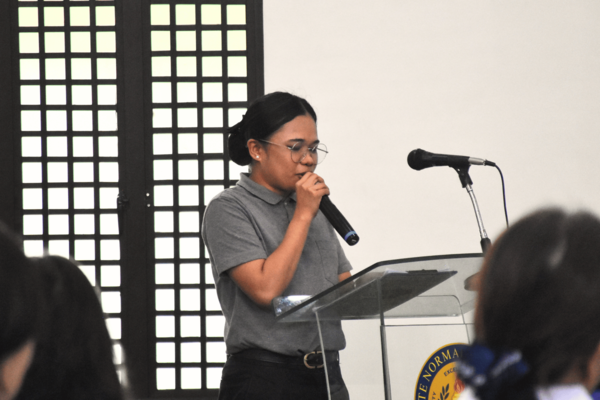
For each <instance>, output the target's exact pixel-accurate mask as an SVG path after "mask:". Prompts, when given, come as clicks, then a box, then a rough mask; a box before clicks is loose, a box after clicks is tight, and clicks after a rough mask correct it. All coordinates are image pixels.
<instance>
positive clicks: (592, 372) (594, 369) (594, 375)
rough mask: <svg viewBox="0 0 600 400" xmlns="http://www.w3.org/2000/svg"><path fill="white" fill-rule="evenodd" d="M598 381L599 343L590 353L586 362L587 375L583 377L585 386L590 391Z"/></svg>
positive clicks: (599, 366) (599, 370) (599, 368)
mask: <svg viewBox="0 0 600 400" xmlns="http://www.w3.org/2000/svg"><path fill="white" fill-rule="evenodd" d="M599 383H600V343H598V347H596V351H595V352H594V354H592V357H591V358H590V361H589V362H588V369H587V377H586V379H585V382H584V384H585V387H586V388H587V389H588V390H589V391H590V392H592V391H594V389H595V388H596V387H597V386H598V384H599Z"/></svg>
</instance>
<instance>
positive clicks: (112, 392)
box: [16, 256, 123, 400]
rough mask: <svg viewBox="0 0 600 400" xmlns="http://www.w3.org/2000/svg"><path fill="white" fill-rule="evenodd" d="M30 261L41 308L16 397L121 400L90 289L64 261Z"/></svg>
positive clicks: (52, 258)
mask: <svg viewBox="0 0 600 400" xmlns="http://www.w3.org/2000/svg"><path fill="white" fill-rule="evenodd" d="M34 263H35V265H36V266H37V267H38V268H39V269H40V273H41V276H42V282H43V288H44V289H43V295H44V298H45V301H46V303H47V307H46V308H47V312H46V316H45V317H46V318H45V320H44V325H43V329H44V330H43V334H42V335H40V338H39V340H38V342H37V346H36V351H35V355H34V358H33V361H32V363H31V366H30V368H29V371H28V372H27V374H26V375H25V379H24V381H23V385H22V386H21V391H20V392H19V394H18V396H17V397H16V399H22V400H37V399H44V400H46V399H61V400H79V399H90V400H121V399H122V398H123V394H122V390H121V385H120V383H119V378H118V376H117V372H116V370H115V366H114V363H113V349H112V341H111V339H110V336H109V334H108V330H107V328H106V324H105V320H104V314H103V312H102V308H101V306H100V302H99V301H98V297H97V295H96V292H95V290H94V288H93V287H92V286H91V285H90V283H89V281H88V279H87V278H86V277H85V275H84V274H83V272H81V270H80V269H79V267H78V266H77V265H75V264H74V263H72V262H71V261H69V260H67V259H64V258H62V257H56V256H47V257H44V258H41V259H37V260H34Z"/></svg>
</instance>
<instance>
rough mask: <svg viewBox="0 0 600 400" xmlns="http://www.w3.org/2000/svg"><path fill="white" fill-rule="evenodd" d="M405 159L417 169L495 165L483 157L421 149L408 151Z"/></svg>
mask: <svg viewBox="0 0 600 400" xmlns="http://www.w3.org/2000/svg"><path fill="white" fill-rule="evenodd" d="M407 161H408V165H409V166H410V167H411V168H412V169H416V170H417V171H420V170H422V169H424V168H429V167H442V166H445V167H452V168H460V167H468V166H470V165H486V166H487V165H489V166H492V167H495V166H496V163H494V162H492V161H488V160H485V159H483V158H474V157H466V156H452V155H448V154H435V153H429V152H427V151H425V150H421V149H416V150H413V151H411V152H410V153H408V158H407Z"/></svg>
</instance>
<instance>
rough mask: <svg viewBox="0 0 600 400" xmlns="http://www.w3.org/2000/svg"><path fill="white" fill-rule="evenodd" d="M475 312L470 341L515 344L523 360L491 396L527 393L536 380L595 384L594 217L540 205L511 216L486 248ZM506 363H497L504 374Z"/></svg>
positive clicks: (599, 332)
mask: <svg viewBox="0 0 600 400" xmlns="http://www.w3.org/2000/svg"><path fill="white" fill-rule="evenodd" d="M475 314H476V315H475V331H476V342H478V343H480V344H482V345H484V346H486V347H487V348H489V349H491V350H492V351H493V352H496V353H495V354H496V355H498V354H500V353H502V352H505V353H506V352H510V351H515V353H514V355H518V356H519V357H522V365H523V366H525V365H526V367H523V368H521V373H520V374H518V375H521V374H522V376H520V377H519V379H514V385H511V384H508V383H503V384H502V385H501V386H502V389H501V391H500V393H501V395H500V396H498V397H493V398H498V399H509V398H510V399H521V398H523V399H526V398H534V397H532V396H533V391H534V388H536V387H547V386H551V385H556V384H566V383H579V384H583V385H584V386H585V387H586V388H587V389H588V390H591V389H592V388H594V387H595V386H596V385H597V384H598V381H599V380H600V220H599V219H598V218H597V217H596V216H594V215H592V214H590V213H588V212H583V211H578V212H566V211H564V210H561V209H545V210H541V211H538V212H535V213H533V214H531V215H529V216H527V217H525V218H523V219H521V220H520V221H519V222H517V223H516V224H514V225H513V226H512V227H511V228H509V229H508V230H507V231H506V232H505V233H504V234H503V235H502V236H501V237H500V238H499V239H498V240H497V241H496V243H495V244H494V245H493V246H492V248H491V249H490V251H489V252H488V254H487V256H486V259H485V262H484V266H483V269H482V276H481V281H480V288H479V301H478V304H477V309H476V313H475ZM506 354H508V353H506ZM480 358H481V357H480ZM498 358H499V356H498ZM507 359H508V358H507ZM513 360H515V361H516V360H517V358H514V357H513ZM475 361H477V360H475ZM517 364H521V362H519V363H515V367H514V368H515V370H514V371H513V372H515V371H517V369H518V368H517V367H519V366H518V365H517ZM507 365H508V364H506V365H504V367H507ZM510 368H512V366H511V367H508V368H504V369H503V370H504V371H506V372H507V375H506V376H509V375H510V374H509V373H512V372H511V370H510ZM525 371H527V372H525ZM511 379H513V378H511ZM480 398H482V396H480ZM490 398H492V397H490Z"/></svg>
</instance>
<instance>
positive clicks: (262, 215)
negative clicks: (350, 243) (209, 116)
mask: <svg viewBox="0 0 600 400" xmlns="http://www.w3.org/2000/svg"><path fill="white" fill-rule="evenodd" d="M295 199H296V194H295V193H293V194H292V195H290V196H289V197H282V196H280V195H278V194H276V193H274V192H271V191H270V190H269V189H267V188H265V187H264V186H262V185H259V184H258V183H256V182H254V181H252V180H251V179H250V178H249V177H248V175H247V174H242V175H241V179H240V181H239V182H238V184H237V186H235V187H233V188H230V189H227V190H224V191H223V192H221V193H220V194H219V195H217V196H216V197H215V198H214V199H213V200H212V201H211V202H210V204H209V205H208V207H207V208H206V211H205V213H204V219H203V222H202V238H203V239H204V243H205V244H206V247H207V249H208V254H209V258H210V262H211V267H212V272H213V276H214V278H215V283H216V287H217V294H218V296H219V301H220V302H221V308H222V309H223V314H224V315H225V321H226V323H225V343H226V345H227V353H228V354H233V353H237V352H239V351H242V350H245V349H249V348H260V349H266V350H270V351H274V352H276V353H280V354H288V355H299V353H298V351H301V352H303V353H307V352H310V351H313V350H316V349H318V348H320V342H319V335H318V331H317V324H316V322H315V323H312V322H296V323H286V324H284V323H278V322H276V320H275V315H274V313H273V311H272V310H266V309H263V308H261V307H259V306H258V305H257V304H256V303H254V302H253V301H252V300H251V299H250V298H249V297H248V296H246V294H245V293H244V292H242V291H241V290H240V288H239V287H238V286H237V285H236V284H235V283H234V282H233V280H231V278H230V277H229V274H228V273H227V271H229V270H230V269H231V268H234V267H237V266H238V265H241V264H244V263H246V262H249V261H252V260H257V259H266V258H267V257H268V256H269V255H270V254H271V253H273V252H274V251H275V249H277V247H278V246H279V245H280V244H281V242H282V241H283V237H284V235H285V233H286V230H287V228H288V225H289V223H290V221H291V219H292V217H293V216H294V210H295V208H296V201H295ZM351 269H352V267H351V265H350V263H349V262H348V260H347V258H346V256H345V255H344V251H343V250H342V247H341V246H340V242H339V240H338V238H337V237H336V235H335V232H334V230H333V228H332V227H331V225H330V224H329V222H328V221H327V219H326V218H325V216H324V215H323V214H322V213H321V212H320V211H319V212H318V214H317V216H316V217H315V218H314V219H313V221H312V223H311V225H310V229H309V232H308V237H307V239H306V244H305V246H304V250H303V251H302V255H301V257H300V261H299V263H298V267H297V269H296V273H295V274H294V277H293V278H292V281H291V282H290V284H289V286H288V287H287V289H286V290H285V291H284V293H283V295H284V296H289V295H314V294H317V293H320V292H321V291H323V290H325V289H327V288H329V287H331V286H333V285H335V284H336V283H338V275H339V274H341V273H343V272H347V271H350V270H351ZM324 331H325V332H326V333H325V335H326V337H324V338H323V339H324V343H325V347H326V348H327V350H341V349H343V348H344V347H345V345H346V341H345V338H344V334H343V332H342V329H341V324H340V323H339V322H332V323H327V329H324Z"/></svg>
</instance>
